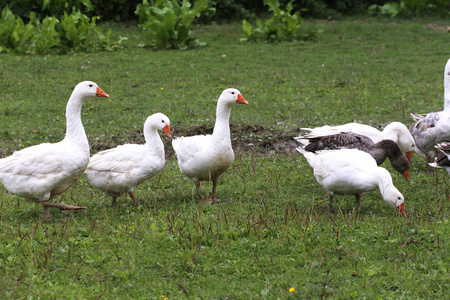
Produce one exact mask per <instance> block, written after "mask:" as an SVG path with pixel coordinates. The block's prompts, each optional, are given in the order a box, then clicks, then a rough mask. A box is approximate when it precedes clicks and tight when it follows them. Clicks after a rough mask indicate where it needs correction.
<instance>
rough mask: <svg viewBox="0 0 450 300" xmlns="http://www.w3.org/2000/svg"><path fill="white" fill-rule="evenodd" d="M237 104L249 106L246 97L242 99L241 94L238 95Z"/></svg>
mask: <svg viewBox="0 0 450 300" xmlns="http://www.w3.org/2000/svg"><path fill="white" fill-rule="evenodd" d="M236 103H239V104H248V102H247V100H245V99H244V97H242V95H241V94H239V95H238V98H237V100H236Z"/></svg>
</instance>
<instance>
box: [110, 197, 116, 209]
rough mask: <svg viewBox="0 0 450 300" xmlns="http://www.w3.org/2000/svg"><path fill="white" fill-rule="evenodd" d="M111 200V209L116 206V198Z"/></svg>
mask: <svg viewBox="0 0 450 300" xmlns="http://www.w3.org/2000/svg"><path fill="white" fill-rule="evenodd" d="M112 198H113V199H112V202H111V206H112V207H116V206H117V201H116V199H117V198H116V197H112Z"/></svg>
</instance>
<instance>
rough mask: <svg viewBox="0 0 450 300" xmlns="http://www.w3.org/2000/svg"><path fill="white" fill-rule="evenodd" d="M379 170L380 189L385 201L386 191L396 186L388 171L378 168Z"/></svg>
mask: <svg viewBox="0 0 450 300" xmlns="http://www.w3.org/2000/svg"><path fill="white" fill-rule="evenodd" d="M377 170H378V175H377V177H378V178H377V179H378V188H379V189H380V193H381V196H382V197H383V199H384V198H385V197H384V196H385V194H386V191H387V190H388V189H390V188H391V186H394V184H393V183H392V177H391V175H390V174H389V172H388V171H387V170H386V169H384V168H381V167H378V168H377Z"/></svg>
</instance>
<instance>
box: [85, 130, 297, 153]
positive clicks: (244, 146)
mask: <svg viewBox="0 0 450 300" xmlns="http://www.w3.org/2000/svg"><path fill="white" fill-rule="evenodd" d="M213 128H214V125H213V124H211V125H209V124H208V125H194V126H188V127H181V128H180V127H177V128H176V129H175V130H173V131H172V137H178V136H193V135H200V134H211V133H212V132H213ZM230 129H231V140H232V145H233V149H234V151H235V152H244V153H248V152H252V151H254V152H255V153H258V154H268V153H283V154H289V153H292V154H296V153H297V151H296V150H295V148H296V147H298V143H297V142H296V141H295V140H294V137H295V136H298V135H299V133H300V129H299V128H296V129H294V130H287V129H286V130H271V129H267V128H265V127H264V126H262V125H249V124H231V125H230ZM161 137H162V140H163V143H164V147H165V151H166V156H167V157H169V156H171V155H173V154H174V151H173V148H172V143H171V139H169V138H168V137H167V136H165V135H164V134H162V135H161ZM126 143H130V144H143V143H144V137H143V132H142V129H138V130H135V131H133V132H132V133H131V134H130V135H129V136H128V137H127V138H121V139H117V138H116V137H111V138H108V139H102V140H96V141H94V142H92V141H91V150H92V151H93V152H94V153H95V152H98V151H102V150H106V149H110V148H114V147H116V146H117V145H121V144H126Z"/></svg>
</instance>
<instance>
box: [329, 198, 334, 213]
mask: <svg viewBox="0 0 450 300" xmlns="http://www.w3.org/2000/svg"><path fill="white" fill-rule="evenodd" d="M328 209H329V210H330V213H332V214H334V209H333V195H331V194H328Z"/></svg>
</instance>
